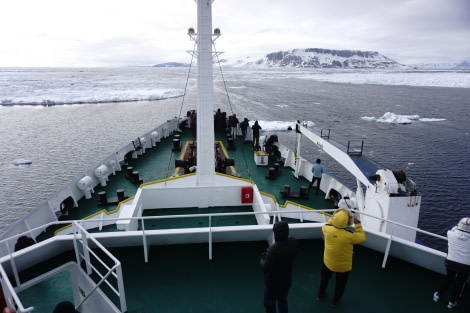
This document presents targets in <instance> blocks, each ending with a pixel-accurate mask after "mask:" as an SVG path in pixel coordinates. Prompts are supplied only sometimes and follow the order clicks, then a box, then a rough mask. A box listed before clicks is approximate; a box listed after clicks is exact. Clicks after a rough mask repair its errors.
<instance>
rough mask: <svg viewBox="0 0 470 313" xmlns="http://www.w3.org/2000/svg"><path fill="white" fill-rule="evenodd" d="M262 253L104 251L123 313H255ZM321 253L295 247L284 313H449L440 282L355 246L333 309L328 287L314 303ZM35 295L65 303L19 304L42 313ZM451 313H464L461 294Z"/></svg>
mask: <svg viewBox="0 0 470 313" xmlns="http://www.w3.org/2000/svg"><path fill="white" fill-rule="evenodd" d="M266 247H267V243H266V242H248V243H244V242H236V243H224V244H221V243H217V244H214V246H213V260H209V259H208V246H207V244H190V245H163V246H151V248H150V255H149V262H148V263H145V262H144V255H143V249H142V247H131V248H125V249H110V251H111V252H112V253H113V254H114V255H115V256H116V257H117V258H118V259H119V260H120V261H121V262H122V266H123V271H124V281H125V291H126V298H127V306H128V312H129V313H142V312H160V313H180V312H181V313H187V312H193V313H199V312H204V313H210V312H214V313H215V312H225V313H229V312H240V313H242V312H250V313H261V312H264V308H263V302H262V298H263V274H262V271H261V269H260V267H259V256H260V254H261V253H262V252H263V251H264V249H266ZM322 253H323V243H322V241H321V240H299V250H298V255H297V257H296V259H295V263H294V273H293V275H294V277H293V286H292V288H291V290H290V292H289V297H288V300H289V312H291V313H292V312H293V313H296V312H298V313H304V312H353V313H355V312H361V313H369V312H370V313H382V312H383V313H388V312H427V313H438V312H446V311H448V309H447V308H446V304H447V300H448V298H447V297H448V295H444V296H443V297H442V300H441V302H439V303H435V302H434V301H433V300H432V294H433V292H434V291H435V290H436V288H437V286H438V285H439V283H440V281H441V279H442V278H443V276H442V275H440V274H436V273H434V272H430V271H427V270H424V269H422V268H419V267H417V266H414V265H412V264H409V263H406V262H403V261H400V260H398V259H395V258H390V259H389V260H388V263H387V267H386V268H385V269H382V268H381V263H382V255H381V254H379V253H377V252H375V251H373V250H370V249H366V248H364V247H362V246H357V247H356V248H355V254H354V266H353V271H352V272H351V274H350V278H349V282H348V285H347V288H346V292H345V295H344V297H343V299H342V301H341V302H340V305H339V306H338V307H336V308H331V307H330V305H329V299H331V296H332V293H333V287H334V281H333V280H332V281H331V282H330V285H329V288H328V293H327V297H326V299H325V301H323V302H317V301H316V300H315V295H316V291H317V288H318V284H319V279H320V269H321V266H322ZM404 277H405V278H406V280H403V278H404ZM55 284H57V286H55ZM46 285H47V288H48V289H49V291H50V290H55V289H56V288H59V289H60V288H61V287H60V282H58V281H57V280H56V281H50V282H47V283H46ZM43 287H44V285H42V287H41V286H39V287H38V288H43ZM38 294H41V295H43V297H49V298H48V299H50V300H51V301H59V300H60V297H64V296H66V295H63V292H53V293H52V295H44V292H43V291H38V292H35V291H34V289H33V290H30V291H29V292H28V294H20V297H21V300H22V301H23V303H24V304H26V305H34V306H36V307H37V309H38V310H39V311H35V312H47V311H41V310H40V308H45V305H46V303H43V302H44V301H41V297H38ZM51 297H56V298H57V299H52V298H51ZM453 311H454V312H470V291H469V289H468V288H467V290H465V293H464V295H463V297H462V300H461V301H460V302H459V306H458V307H457V308H455V309H454V310H453ZM82 313H88V312H82Z"/></svg>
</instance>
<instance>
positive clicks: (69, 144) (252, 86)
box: [0, 67, 470, 249]
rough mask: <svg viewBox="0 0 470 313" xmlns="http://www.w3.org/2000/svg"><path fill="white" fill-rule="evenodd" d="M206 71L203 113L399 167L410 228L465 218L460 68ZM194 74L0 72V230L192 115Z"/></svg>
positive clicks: (310, 150) (469, 96) (464, 98)
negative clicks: (304, 136)
mask: <svg viewBox="0 0 470 313" xmlns="http://www.w3.org/2000/svg"><path fill="white" fill-rule="evenodd" d="M214 76H215V85H214V95H215V103H214V109H216V108H220V109H221V110H222V111H226V112H227V113H229V114H231V113H236V114H237V117H239V119H243V118H244V117H247V118H248V119H249V120H250V121H251V122H253V121H255V120H258V121H259V122H260V125H261V126H262V128H263V132H264V133H265V134H268V135H269V134H272V133H276V134H277V135H278V136H279V137H280V140H281V141H282V142H287V143H289V144H291V145H292V147H293V144H294V143H295V140H296V133H295V132H292V131H288V130H287V128H288V126H294V123H295V121H296V120H300V121H304V122H306V123H307V124H308V125H309V127H312V128H314V129H316V130H321V129H323V130H324V131H328V130H329V131H330V136H331V138H332V139H334V140H336V141H338V142H340V143H342V144H344V145H347V144H348V142H351V143H358V142H359V143H362V142H364V150H363V153H364V154H365V155H367V156H368V157H370V158H372V159H374V160H375V161H377V162H379V163H381V164H383V165H384V166H385V167H387V168H390V169H392V170H400V169H403V170H405V172H406V173H407V176H408V177H409V178H410V179H412V180H413V181H414V182H415V183H416V184H417V186H418V190H419V192H420V193H421V194H422V196H423V200H422V205H421V213H420V222H419V227H420V228H421V229H424V230H426V231H430V232H434V233H437V234H441V235H445V232H446V230H447V229H449V228H450V227H452V226H454V225H456V224H457V222H458V220H459V219H460V218H461V217H464V216H470V204H469V202H468V201H467V199H466V196H467V194H468V191H469V188H468V183H469V182H470V165H469V161H468V155H469V154H470V140H469V139H470V123H469V122H468V120H469V117H470V109H469V108H470V73H468V72H455V71H439V72H436V71H433V72H427V71H426V72H417V71H412V72H396V71H333V70H315V69H244V68H226V69H224V72H223V76H222V75H221V74H220V72H218V70H216V71H214ZM195 77H196V73H192V72H191V71H189V68H151V67H142V68H47V69H41V68H29V69H28V68H3V69H0V104H1V106H0V149H1V150H0V151H1V154H0V173H1V174H0V177H1V180H0V186H1V188H0V230H3V229H5V228H6V227H7V226H8V225H9V224H10V223H12V222H13V221H15V220H17V219H18V218H19V217H21V216H23V215H24V214H26V213H27V212H29V211H30V210H32V209H33V208H34V207H35V206H36V205H37V204H38V203H39V202H40V201H42V200H44V199H46V198H47V197H49V196H50V195H51V194H52V193H54V192H55V191H56V190H57V189H59V188H60V187H61V186H63V185H64V184H65V183H67V182H68V181H69V180H70V179H71V178H73V177H74V176H75V175H77V174H80V173H81V172H83V171H84V170H86V169H87V168H88V167H89V166H90V165H91V164H93V163H95V162H97V161H99V160H100V159H101V158H102V157H103V156H105V155H107V154H109V153H111V152H113V151H114V150H115V149H117V148H119V147H121V146H122V145H124V144H127V143H128V142H130V141H131V140H133V139H135V138H136V137H137V136H139V135H141V134H142V133H145V132H147V131H148V130H150V129H151V128H153V127H155V126H157V125H159V124H161V123H162V122H164V121H166V120H167V119H168V118H171V117H174V116H181V115H185V114H186V112H187V111H188V110H190V109H194V108H195V107H196V93H195V89H196V82H195ZM301 156H302V157H304V158H306V159H309V160H311V161H312V160H315V159H316V158H321V159H322V160H323V162H322V164H324V166H325V169H326V171H327V172H329V173H330V174H333V175H335V176H338V177H340V178H341V179H342V180H344V181H345V182H347V183H349V184H350V186H351V187H352V188H354V186H355V181H354V179H353V178H352V177H350V176H349V175H346V174H344V173H343V172H342V171H341V170H340V169H339V168H338V166H337V165H336V163H335V161H333V160H332V159H330V158H329V157H328V156H326V155H325V154H324V153H323V152H322V151H321V150H320V149H318V147H316V146H314V145H313V144H305V145H303V146H302V150H301ZM15 160H30V161H32V163H31V164H29V165H28V164H21V165H15V163H14V162H15ZM420 239H422V240H424V241H425V243H426V244H429V245H431V246H435V247H438V248H440V249H445V246H443V245H442V243H439V242H437V241H436V242H435V241H434V240H433V239H432V238H420Z"/></svg>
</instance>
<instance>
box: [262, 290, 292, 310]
mask: <svg viewBox="0 0 470 313" xmlns="http://www.w3.org/2000/svg"><path fill="white" fill-rule="evenodd" d="M288 292H289V290H288V289H287V290H276V289H273V288H270V287H269V286H266V285H264V309H265V310H266V313H276V301H277V307H278V308H279V313H288V312H289V310H288V308H287V293H288Z"/></svg>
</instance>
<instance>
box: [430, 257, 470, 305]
mask: <svg viewBox="0 0 470 313" xmlns="http://www.w3.org/2000/svg"><path fill="white" fill-rule="evenodd" d="M447 262H448V261H447ZM446 270H447V276H446V278H445V279H444V280H443V281H442V283H441V285H440V286H439V289H438V290H437V292H439V294H443V293H444V292H445V291H446V290H447V289H449V287H450V286H451V285H454V287H453V289H452V294H451V295H450V301H451V302H455V301H457V299H458V298H459V297H460V294H461V293H462V289H463V286H464V285H465V281H466V280H467V278H468V277H469V273H459V272H456V271H455V270H453V269H451V268H449V267H446Z"/></svg>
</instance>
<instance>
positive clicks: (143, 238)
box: [140, 218, 149, 263]
mask: <svg viewBox="0 0 470 313" xmlns="http://www.w3.org/2000/svg"><path fill="white" fill-rule="evenodd" d="M140 222H141V223H142V244H143V246H144V261H145V263H148V262H149V252H148V250H149V247H148V245H147V236H146V234H145V226H144V219H143V218H141V219H140Z"/></svg>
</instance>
